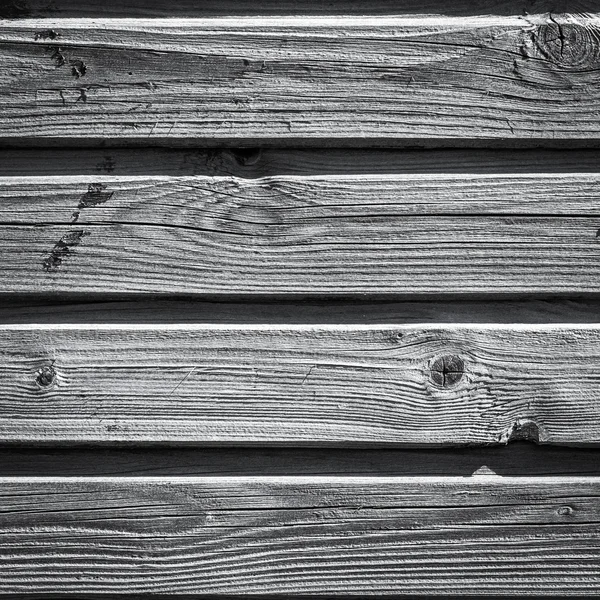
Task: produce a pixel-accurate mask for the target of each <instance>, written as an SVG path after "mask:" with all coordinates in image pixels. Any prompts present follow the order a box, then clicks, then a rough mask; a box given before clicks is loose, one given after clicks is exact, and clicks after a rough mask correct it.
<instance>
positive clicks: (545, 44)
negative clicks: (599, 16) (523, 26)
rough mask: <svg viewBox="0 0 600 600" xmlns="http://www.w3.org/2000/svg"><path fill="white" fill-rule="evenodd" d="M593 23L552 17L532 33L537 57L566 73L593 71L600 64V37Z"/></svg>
mask: <svg viewBox="0 0 600 600" xmlns="http://www.w3.org/2000/svg"><path fill="white" fill-rule="evenodd" d="M599 33H600V32H599V31H598V30H597V28H596V27H595V26H594V25H592V24H591V23H572V22H565V19H564V17H561V16H557V17H556V18H555V17H553V16H550V17H549V20H548V23H546V24H543V25H539V26H538V27H536V28H535V29H534V30H532V32H531V41H532V42H533V45H534V47H535V50H536V52H535V54H537V55H538V56H539V57H540V58H545V59H546V60H548V61H550V62H551V63H552V64H553V65H555V66H557V67H559V68H561V69H565V70H587V69H592V68H594V67H595V66H597V65H598V63H599V62H600V54H599V52H600V36H599Z"/></svg>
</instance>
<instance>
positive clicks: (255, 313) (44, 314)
mask: <svg viewBox="0 0 600 600" xmlns="http://www.w3.org/2000/svg"><path fill="white" fill-rule="evenodd" d="M94 298H95V296H94ZM10 323H13V324H24V323H48V324H50V323H55V324H59V323H121V324H131V323H142V324H143V323H157V324H161V323H164V324H168V323H174V324H184V323H210V324H215V323H218V324H231V325H238V324H240V323H244V324H259V325H263V324H265V323H269V324H272V325H289V324H303V323H304V324H309V325H319V324H332V325H340V324H352V323H354V324H365V325H368V324H372V325H376V324H380V325H381V324H384V325H385V324H389V323H402V324H422V323H435V324H439V323H505V324H510V323H539V324H543V323H546V324H549V323H570V324H579V323H600V300H599V299H597V298H594V297H588V298H574V299H571V298H563V297H555V298H535V297H533V298H522V299H518V300H517V299H485V300H470V299H456V298H445V299H444V300H437V301H436V300H422V301H418V302H409V301H404V302H399V301H397V300H390V299H387V298H385V297H383V298H376V299H375V298H371V299H368V300H365V299H363V298H351V299H347V298H343V299H338V298H331V299H329V300H327V301H323V300H315V299H304V300H289V299H288V300H286V299H285V298H284V299H281V298H277V299H275V300H271V301H264V302H256V301H248V300H244V299H239V298H238V299H236V298H233V299H227V300H223V299H220V300H219V301H200V300H197V301H184V300H173V299H169V300H148V301H139V300H128V301H120V302H116V301H106V300H104V299H103V300H101V301H97V300H96V301H87V302H83V301H82V298H79V300H78V301H76V300H73V298H72V297H71V296H67V298H64V297H62V296H61V297H60V298H58V299H57V298H55V297H48V296H45V295H41V296H40V295H33V296H31V295H27V296H9V297H7V298H6V299H5V300H4V301H3V302H2V304H1V305H0V324H10Z"/></svg>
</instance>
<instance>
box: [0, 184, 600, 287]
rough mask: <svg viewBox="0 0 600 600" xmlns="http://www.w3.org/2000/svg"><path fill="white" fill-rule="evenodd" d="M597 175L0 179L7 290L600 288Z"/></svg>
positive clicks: (2, 268)
mask: <svg viewBox="0 0 600 600" xmlns="http://www.w3.org/2000/svg"><path fill="white" fill-rule="evenodd" d="M598 183H599V176H598V174H585V173H582V174H556V175H554V174H535V175H490V174H480V175H462V174H444V175H395V176H355V177H352V176H345V177H338V176H320V177H305V178H299V177H272V178H265V179H258V180H245V179H237V178H230V177H215V178H210V177H202V176H198V177H193V176H188V177H170V176H152V177H110V176H102V177H96V178H94V179H90V178H89V177H87V176H72V177H64V176H56V177H43V178H38V177H24V178H18V177H14V178H3V179H0V199H1V205H0V233H1V235H2V238H3V256H2V261H1V264H0V275H1V276H2V278H3V290H2V293H4V294H7V293H21V294H23V293H44V294H69V293H71V294H75V293H109V292H110V293H112V294H118V293H123V294H128V293H129V294H131V293H138V294H160V295H174V294H205V295H206V294H243V295H257V294H262V295H264V294H271V295H272V294H275V295H277V294H281V295H283V294H295V295H299V294H300V295H305V294H323V295H330V296H334V295H338V296H340V295H349V294H406V295H411V294H465V293H471V294H476V293H495V294H519V293H532V292H533V293H538V294H542V293H544V294H557V293H558V294H565V293H591V292H598V291H599V290H600V245H599V244H598V242H599V239H600V238H599V237H598V232H599V231H600V214H599V211H598V205H597V198H598Z"/></svg>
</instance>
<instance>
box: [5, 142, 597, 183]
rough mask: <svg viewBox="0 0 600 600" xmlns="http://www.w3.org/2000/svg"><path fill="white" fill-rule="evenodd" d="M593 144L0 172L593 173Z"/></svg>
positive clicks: (170, 159) (212, 153)
mask: <svg viewBox="0 0 600 600" xmlns="http://www.w3.org/2000/svg"><path fill="white" fill-rule="evenodd" d="M599 165H600V150H596V149H586V150H574V149H573V150H570V151H569V152H565V151H564V150H556V149H545V150H544V149H540V148H538V149H535V150H534V149H528V150H515V149H511V150H507V149H490V148H477V149H465V148H442V149H429V150H406V149H399V148H369V149H364V148H310V149H309V148H223V149H202V148H196V149H194V148H135V149H126V148H104V149H99V148H77V149H74V148H10V149H2V148H0V176H2V177H5V176H18V175H19V176H28V175H35V176H44V175H93V176H98V175H209V176H213V175H233V176H237V177H245V178H257V177H267V176H273V175H382V174H399V173H403V174H424V173H432V174H437V175H439V174H444V173H465V174H469V175H473V174H478V173H489V174H495V175H501V174H502V173H507V174H511V173H512V174H515V173H518V174H530V175H531V174H534V173H546V174H547V173H554V174H557V173H598V170H599Z"/></svg>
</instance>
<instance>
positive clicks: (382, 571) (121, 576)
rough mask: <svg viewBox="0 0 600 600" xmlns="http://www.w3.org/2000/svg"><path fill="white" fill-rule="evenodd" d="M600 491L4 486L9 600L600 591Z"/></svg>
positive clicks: (447, 483)
mask: <svg viewBox="0 0 600 600" xmlns="http://www.w3.org/2000/svg"><path fill="white" fill-rule="evenodd" d="M598 485H599V481H598V479H597V478H586V477H565V478H545V477H543V478H500V477H493V476H492V477H477V478H475V477H473V478H466V479H465V478H454V477H447V478H444V477H440V478H438V477H415V478H403V477H216V478H213V477H207V478H152V477H142V478H89V477H88V478H73V479H69V478H51V477H39V478H2V479H0V489H1V491H0V519H1V520H0V532H1V535H0V564H2V566H3V567H4V568H3V569H2V570H0V593H8V594H11V593H12V594H20V593H28V592H29V593H31V592H33V593H36V594H38V595H45V596H46V597H48V596H53V597H55V595H56V594H69V595H73V594H75V595H77V596H78V597H81V595H82V594H99V595H100V594H102V595H105V594H107V593H112V594H127V595H129V594H148V593H151V594H172V595H173V596H179V595H183V594H216V595H224V594H276V593H277V594H291V595H310V594H314V595H318V594H332V595H334V594H347V593H351V594H367V593H370V594H378V593H383V594H389V593H397V594H400V593H402V594H410V593H427V594H435V593H438V594H453V595H454V594H461V593H464V594H482V593H488V594H511V595H519V596H521V595H536V594H537V595H539V594H543V595H544V596H546V595H560V596H564V595H581V594H589V595H594V594H597V593H598V592H600V521H599V516H598V515H599V514H600V498H599V496H598Z"/></svg>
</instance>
